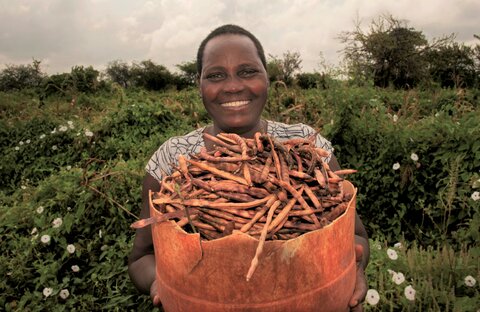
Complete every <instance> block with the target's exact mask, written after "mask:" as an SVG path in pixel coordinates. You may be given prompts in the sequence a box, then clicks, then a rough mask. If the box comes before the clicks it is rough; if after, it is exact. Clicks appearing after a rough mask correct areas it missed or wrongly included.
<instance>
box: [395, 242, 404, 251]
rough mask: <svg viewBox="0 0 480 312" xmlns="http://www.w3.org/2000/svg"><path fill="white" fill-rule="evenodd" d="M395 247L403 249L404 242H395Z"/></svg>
mask: <svg viewBox="0 0 480 312" xmlns="http://www.w3.org/2000/svg"><path fill="white" fill-rule="evenodd" d="M393 248H397V249H402V248H403V245H402V243H400V242H398V243H395V245H393Z"/></svg>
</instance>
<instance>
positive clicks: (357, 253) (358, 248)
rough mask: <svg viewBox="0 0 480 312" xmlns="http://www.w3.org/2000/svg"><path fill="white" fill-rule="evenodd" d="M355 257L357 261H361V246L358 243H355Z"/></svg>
mask: <svg viewBox="0 0 480 312" xmlns="http://www.w3.org/2000/svg"><path fill="white" fill-rule="evenodd" d="M355 257H356V260H357V262H361V261H362V258H363V246H362V245H360V244H355Z"/></svg>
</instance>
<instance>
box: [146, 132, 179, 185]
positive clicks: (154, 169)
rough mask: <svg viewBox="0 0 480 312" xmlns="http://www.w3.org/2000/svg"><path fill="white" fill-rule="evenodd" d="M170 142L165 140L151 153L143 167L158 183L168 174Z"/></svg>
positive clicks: (170, 160) (170, 159)
mask: <svg viewBox="0 0 480 312" xmlns="http://www.w3.org/2000/svg"><path fill="white" fill-rule="evenodd" d="M170 145H171V140H167V141H166V142H165V143H163V144H162V145H161V146H160V147H159V148H158V149H157V150H156V151H155V153H153V155H152V157H151V158H150V160H149V161H148V163H147V165H146V166H145V171H146V172H147V173H149V174H150V175H151V176H152V177H154V178H155V179H157V180H158V181H162V177H163V176H164V175H168V174H170V170H171V165H170V164H171V163H172V161H173V160H172V154H171V153H170V149H171V148H170Z"/></svg>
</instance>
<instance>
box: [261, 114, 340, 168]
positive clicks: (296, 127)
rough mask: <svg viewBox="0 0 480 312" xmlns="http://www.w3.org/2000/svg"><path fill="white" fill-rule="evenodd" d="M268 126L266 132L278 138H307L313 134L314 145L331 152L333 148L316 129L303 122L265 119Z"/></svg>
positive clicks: (328, 159)
mask: <svg viewBox="0 0 480 312" xmlns="http://www.w3.org/2000/svg"><path fill="white" fill-rule="evenodd" d="M267 123H268V127H267V132H268V133H269V134H270V135H272V136H274V137H276V138H278V139H280V140H288V139H294V138H308V137H311V136H312V135H315V145H316V146H318V147H321V148H323V149H325V150H327V151H329V152H330V153H333V151H334V148H333V146H332V143H330V141H329V140H327V139H326V138H325V137H324V136H322V135H321V134H320V133H319V132H318V131H316V130H315V129H314V128H313V127H311V126H309V125H306V124H304V123H296V124H286V123H283V122H278V121H270V120H268V121H267ZM326 159H327V161H330V156H329V157H328V158H326Z"/></svg>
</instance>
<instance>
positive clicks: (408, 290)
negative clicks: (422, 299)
mask: <svg viewBox="0 0 480 312" xmlns="http://www.w3.org/2000/svg"><path fill="white" fill-rule="evenodd" d="M416 292H417V291H416V290H415V289H413V287H412V285H408V286H407V287H405V297H406V298H407V299H408V300H410V301H414V300H415V293H416Z"/></svg>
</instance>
